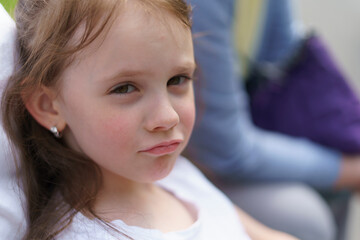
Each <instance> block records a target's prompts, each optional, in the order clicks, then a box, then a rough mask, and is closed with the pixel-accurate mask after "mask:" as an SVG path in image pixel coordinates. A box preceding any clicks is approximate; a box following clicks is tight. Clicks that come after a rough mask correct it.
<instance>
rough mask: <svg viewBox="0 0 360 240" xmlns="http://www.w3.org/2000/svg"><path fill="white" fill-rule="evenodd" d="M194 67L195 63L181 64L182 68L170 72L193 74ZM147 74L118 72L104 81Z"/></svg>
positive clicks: (127, 71) (131, 71)
mask: <svg viewBox="0 0 360 240" xmlns="http://www.w3.org/2000/svg"><path fill="white" fill-rule="evenodd" d="M196 67H197V65H196V63H186V64H183V65H182V66H177V67H175V68H174V69H173V70H172V72H173V73H174V74H177V73H185V72H193V71H195V69H196ZM147 73H148V72H147V71H143V70H124V71H120V72H119V73H117V74H114V75H113V76H111V77H108V78H106V81H113V80H115V79H119V78H129V77H138V76H142V75H144V74H147Z"/></svg>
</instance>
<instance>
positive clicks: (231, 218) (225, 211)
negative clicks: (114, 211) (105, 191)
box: [56, 157, 250, 240]
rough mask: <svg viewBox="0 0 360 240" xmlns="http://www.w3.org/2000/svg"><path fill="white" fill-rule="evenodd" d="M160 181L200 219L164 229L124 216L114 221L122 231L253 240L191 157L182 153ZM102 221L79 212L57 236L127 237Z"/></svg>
mask: <svg viewBox="0 0 360 240" xmlns="http://www.w3.org/2000/svg"><path fill="white" fill-rule="evenodd" d="M157 184H158V185H160V186H161V187H163V188H164V189H166V190H168V191H170V192H172V193H173V194H174V195H175V196H176V197H178V198H179V199H180V200H182V201H183V202H187V203H190V204H192V205H193V206H194V207H195V209H196V211H197V220H196V222H195V223H194V224H193V225H192V226H190V227H189V228H188V229H186V230H182V231H177V232H169V233H162V232H160V231H159V230H156V229H145V228H141V227H136V226H128V225H127V224H125V223H124V222H123V221H121V220H115V221H113V222H112V224H113V225H114V226H115V227H116V228H117V229H118V230H119V231H120V232H123V233H125V234H126V235H128V236H130V237H131V238H133V239H135V240H219V239H226V240H250V238H249V237H248V235H247V234H246V233H245V231H244V229H243V226H242V224H241V222H240V220H239V217H238V215H237V213H236V211H235V209H234V207H233V204H232V203H231V202H230V200H229V199H228V198H227V197H226V196H225V195H224V194H223V193H222V192H220V191H219V190H218V189H217V188H216V187H215V186H214V185H212V184H211V183H210V182H209V181H208V180H207V179H206V178H205V177H204V175H203V174H202V173H201V172H200V171H199V170H198V169H197V168H196V167H195V166H193V165H192V164H191V163H190V162H189V161H188V160H187V159H185V158H183V157H179V159H178V160H177V163H176V164H175V167H174V169H173V171H172V172H171V173H170V175H169V176H167V177H166V178H164V179H162V180H161V181H158V182H157ZM98 221H99V220H90V219H88V218H86V217H85V216H84V215H82V214H81V213H78V214H77V215H76V216H75V217H74V219H73V222H72V224H71V225H70V226H69V227H68V228H67V229H65V230H64V231H63V232H62V233H61V234H60V235H59V236H58V237H57V238H56V239H57V240H75V239H76V240H85V239H92V240H100V239H101V240H115V239H116V240H118V239H127V238H126V237H124V236H122V235H121V234H119V233H117V232H116V231H113V230H111V229H109V228H108V227H104V225H102V224H101V223H99V222H98ZM169 221H171V219H169Z"/></svg>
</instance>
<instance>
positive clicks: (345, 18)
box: [0, 0, 360, 240]
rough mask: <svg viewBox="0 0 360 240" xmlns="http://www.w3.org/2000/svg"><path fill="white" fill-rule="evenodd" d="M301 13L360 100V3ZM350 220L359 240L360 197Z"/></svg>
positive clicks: (312, 5) (328, 0)
mask: <svg viewBox="0 0 360 240" xmlns="http://www.w3.org/2000/svg"><path fill="white" fill-rule="evenodd" d="M0 3H1V4H2V5H3V6H4V7H5V8H6V9H7V10H8V11H10V12H11V11H12V10H13V9H14V6H15V4H16V0H0ZM298 11H299V16H300V18H302V20H303V22H304V23H305V29H307V30H315V31H316V32H317V33H318V34H319V35H321V36H322V37H323V40H324V41H325V43H326V44H327V46H328V47H329V49H330V51H331V52H332V53H333V55H334V56H335V59H336V60H337V62H338V64H339V65H340V67H341V68H342V70H343V72H344V73H345V75H346V76H348V79H349V81H350V83H351V85H352V86H353V87H354V88H355V89H356V90H357V92H358V93H359V96H360V1H359V0H342V1H339V0H318V1H313V0H301V1H299V2H298ZM0 24H1V23H0ZM359 174H360V173H359ZM348 220H349V221H348V223H349V224H348V228H347V231H346V232H347V237H346V239H345V240H359V239H360V196H359V195H354V196H353V199H352V202H351V207H350V214H349V219H348Z"/></svg>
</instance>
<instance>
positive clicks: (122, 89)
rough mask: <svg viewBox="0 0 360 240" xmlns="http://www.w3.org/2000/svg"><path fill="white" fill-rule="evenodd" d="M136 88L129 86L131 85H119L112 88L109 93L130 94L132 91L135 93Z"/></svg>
mask: <svg viewBox="0 0 360 240" xmlns="http://www.w3.org/2000/svg"><path fill="white" fill-rule="evenodd" d="M135 90H136V88H135V87H134V86H133V85H131V84H123V85H119V86H116V87H114V88H113V89H111V91H110V93H111V94H112V93H116V94H126V93H131V92H133V91H135Z"/></svg>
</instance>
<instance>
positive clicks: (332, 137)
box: [248, 36, 360, 153]
mask: <svg viewBox="0 0 360 240" xmlns="http://www.w3.org/2000/svg"><path fill="white" fill-rule="evenodd" d="M259 73H260V71H253V74H251V75H250V81H249V83H253V84H250V85H248V87H249V86H250V87H249V88H248V89H250V105H251V113H252V117H253V121H254V123H255V124H256V125H258V126H259V127H261V128H264V129H268V130H272V131H277V132H282V133H286V134H289V135H293V136H298V137H306V138H308V139H311V140H313V141H315V142H318V143H320V144H323V145H325V146H328V147H331V148H334V149H337V150H340V151H342V152H345V153H360V102H359V99H358V97H357V96H356V94H355V93H354V91H353V90H352V89H351V87H350V86H349V85H348V83H347V81H346V79H345V77H344V75H343V74H342V73H341V71H340V70H339V69H338V67H337V66H336V64H335V62H334V60H333V59H332V57H331V56H330V54H329V53H328V51H327V49H326V47H324V45H323V43H322V42H321V41H320V39H319V38H318V37H316V36H311V37H310V38H308V39H306V40H305V41H304V43H303V46H302V48H301V49H300V51H299V53H298V54H297V58H296V61H295V63H294V64H292V65H291V66H289V67H288V68H287V71H286V73H285V74H284V75H282V76H279V77H275V78H271V77H269V75H266V74H265V75H264V74H259ZM254 83H255V86H256V87H255V89H256V90H255V91H254ZM251 89H252V90H251Z"/></svg>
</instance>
